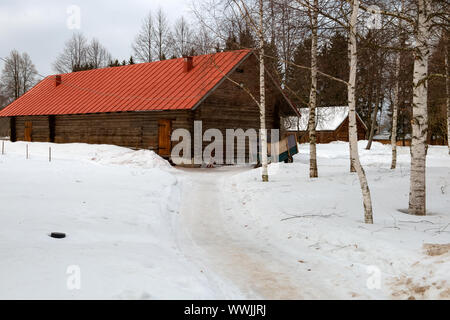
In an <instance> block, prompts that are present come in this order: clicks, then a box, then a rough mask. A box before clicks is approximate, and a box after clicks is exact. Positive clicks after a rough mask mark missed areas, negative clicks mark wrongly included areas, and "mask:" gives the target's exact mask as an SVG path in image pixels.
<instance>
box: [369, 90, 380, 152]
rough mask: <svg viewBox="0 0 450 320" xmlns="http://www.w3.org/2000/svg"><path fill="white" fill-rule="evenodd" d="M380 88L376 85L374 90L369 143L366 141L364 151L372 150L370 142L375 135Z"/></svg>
mask: <svg viewBox="0 0 450 320" xmlns="http://www.w3.org/2000/svg"><path fill="white" fill-rule="evenodd" d="M380 86H381V84H380V83H378V84H377V90H376V98H375V106H374V108H373V113H372V120H371V125H370V133H369V141H367V146H366V150H370V148H372V140H373V136H374V134H375V126H376V124H377V115H378V106H379V104H380V91H381V89H380Z"/></svg>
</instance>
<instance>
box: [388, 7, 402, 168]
mask: <svg viewBox="0 0 450 320" xmlns="http://www.w3.org/2000/svg"><path fill="white" fill-rule="evenodd" d="M403 7H404V0H402V2H401V9H400V11H401V12H402V13H403ZM402 22H403V20H400V21H399V28H398V29H399V33H401V32H402ZM402 37H403V36H402V35H400V34H399V47H402V46H403V41H402V40H401V39H402ZM400 64H401V53H400V52H396V57H395V71H394V73H395V74H394V77H395V87H394V103H393V105H392V128H391V149H392V161H391V169H395V168H396V167H397V125H398V107H399V102H400Z"/></svg>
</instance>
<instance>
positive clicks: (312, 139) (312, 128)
mask: <svg viewBox="0 0 450 320" xmlns="http://www.w3.org/2000/svg"><path fill="white" fill-rule="evenodd" d="M318 6H319V1H318V0H314V8H316V9H317V10H318ZM317 10H314V11H313V12H311V10H310V13H311V33H312V35H311V90H310V93H309V120H308V130H309V177H310V178H317V177H318V172H317V151H316V149H317V148H316V106H317V27H318V25H317V23H318V22H317V19H318V12H317Z"/></svg>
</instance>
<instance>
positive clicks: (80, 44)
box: [53, 33, 88, 73]
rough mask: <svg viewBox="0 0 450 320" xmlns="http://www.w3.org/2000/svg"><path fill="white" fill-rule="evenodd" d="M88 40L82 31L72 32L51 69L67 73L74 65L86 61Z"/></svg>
mask: <svg viewBox="0 0 450 320" xmlns="http://www.w3.org/2000/svg"><path fill="white" fill-rule="evenodd" d="M87 54H88V40H87V39H86V37H85V36H84V35H83V34H82V33H74V34H73V35H72V37H71V38H70V40H68V41H67V42H66V44H65V47H64V49H63V52H62V53H61V54H60V55H59V56H58V58H57V59H56V61H55V62H54V63H53V69H54V70H55V71H56V72H58V73H68V72H72V71H73V70H74V67H75V66H82V65H85V64H86V63H87V61H88V60H87Z"/></svg>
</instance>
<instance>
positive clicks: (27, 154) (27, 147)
mask: <svg viewBox="0 0 450 320" xmlns="http://www.w3.org/2000/svg"><path fill="white" fill-rule="evenodd" d="M26 149H27V152H26V153H27V159H28V144H27V148H26Z"/></svg>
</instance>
